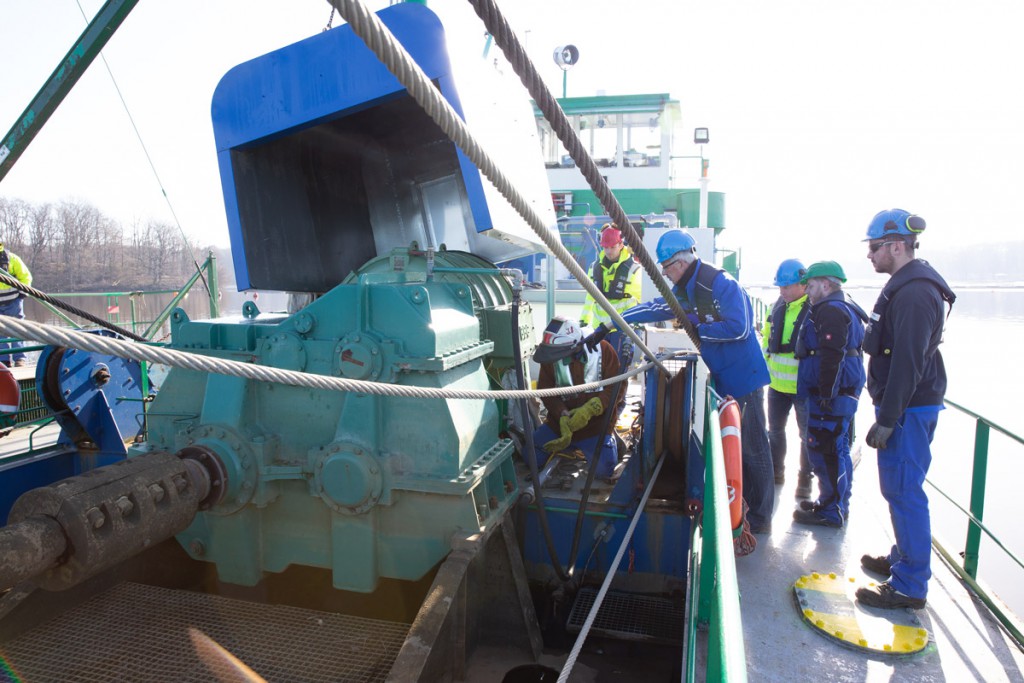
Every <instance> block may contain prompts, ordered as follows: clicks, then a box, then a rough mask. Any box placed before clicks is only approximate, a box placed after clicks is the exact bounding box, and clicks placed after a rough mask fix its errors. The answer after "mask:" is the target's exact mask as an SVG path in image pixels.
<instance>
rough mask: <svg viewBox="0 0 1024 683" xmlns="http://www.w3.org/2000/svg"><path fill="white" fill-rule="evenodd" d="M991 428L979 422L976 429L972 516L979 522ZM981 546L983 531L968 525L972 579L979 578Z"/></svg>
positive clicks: (967, 565)
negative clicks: (979, 551)
mask: <svg viewBox="0 0 1024 683" xmlns="http://www.w3.org/2000/svg"><path fill="white" fill-rule="evenodd" d="M988 436H989V426H988V425H987V424H986V423H985V421H984V420H980V419H979V420H977V421H976V422H975V427H974V471H973V473H972V474H971V514H972V515H974V518H975V519H977V520H978V521H979V522H981V521H984V519H983V515H984V514H985V482H986V479H987V476H988ZM980 545H981V529H980V528H979V527H978V525H977V524H975V523H974V522H973V521H970V522H968V524H967V545H966V546H965V548H964V571H966V572H967V573H968V574H970V575H971V578H973V579H976V578H978V548H979V547H980Z"/></svg>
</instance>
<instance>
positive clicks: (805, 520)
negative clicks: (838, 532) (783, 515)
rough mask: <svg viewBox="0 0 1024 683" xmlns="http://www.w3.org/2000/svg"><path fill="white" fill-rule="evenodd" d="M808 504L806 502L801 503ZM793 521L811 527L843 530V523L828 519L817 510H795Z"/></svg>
mask: <svg viewBox="0 0 1024 683" xmlns="http://www.w3.org/2000/svg"><path fill="white" fill-rule="evenodd" d="M801 502H806V501H801ZM793 521H794V522H796V523H797V524H809V525H811V526H828V527H833V528H836V529H839V528H842V526H843V523H842V522H837V521H835V520H833V519H830V518H828V517H826V516H825V515H823V514H821V513H820V512H818V511H817V510H794V511H793Z"/></svg>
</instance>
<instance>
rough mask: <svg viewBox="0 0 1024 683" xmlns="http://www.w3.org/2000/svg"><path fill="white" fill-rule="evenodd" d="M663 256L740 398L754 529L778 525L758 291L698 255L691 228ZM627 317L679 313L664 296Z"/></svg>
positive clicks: (665, 240)
mask: <svg viewBox="0 0 1024 683" xmlns="http://www.w3.org/2000/svg"><path fill="white" fill-rule="evenodd" d="M657 256H658V261H660V262H661V272H662V273H664V274H665V277H667V278H668V279H669V280H670V281H671V282H672V283H673V284H674V287H673V289H672V292H673V294H675V296H676V299H678V300H679V304H680V305H681V306H682V307H683V310H685V311H687V318H688V319H689V322H690V324H691V325H693V327H694V329H695V330H696V331H697V334H698V335H699V337H700V341H701V349H700V353H701V356H702V357H703V358H704V362H705V363H706V364H707V366H708V369H709V370H710V371H711V377H712V378H713V379H714V382H715V389H716V391H718V393H719V394H721V395H722V396H725V395H730V396H732V397H733V398H735V399H736V401H737V403H739V406H740V411H741V414H742V431H741V435H740V440H741V442H742V444H743V498H744V500H746V502H747V505H748V506H749V508H750V509H749V511H748V513H747V519H748V521H749V522H750V530H751V531H752V532H753V533H755V534H762V533H770V532H771V520H772V509H773V507H774V505H775V473H774V470H773V466H772V456H771V448H770V447H769V445H768V432H767V429H766V426H765V422H766V421H765V414H764V387H765V385H767V384H768V382H769V380H770V377H769V375H768V366H767V364H766V363H765V360H764V355H763V354H762V353H761V345H760V342H759V341H758V339H757V334H756V332H755V329H754V313H753V307H752V306H751V303H750V297H749V296H747V293H746V292H745V291H743V288H742V287H740V285H739V283H738V282H736V280H734V279H733V278H732V276H730V275H729V274H728V273H726V272H724V271H722V270H719V269H718V268H715V267H714V266H711V265H708V264H707V263H704V262H703V261H701V260H700V259H699V258H698V257H697V246H696V242H694V239H693V237H692V236H691V235H690V234H689V233H688V232H686V231H685V230H669V231H667V232H666V233H665V234H664V235H662V236H661V239H659V240H658V247H657ZM622 317H623V319H625V321H626V322H628V323H631V324H632V323H647V322H655V321H659V320H670V319H672V318H674V317H675V315H674V314H673V313H672V309H671V308H669V306H668V304H667V303H665V299H664V298H663V297H658V298H656V299H652V300H651V301H648V302H645V303H642V304H640V305H638V306H634V307H633V308H630V309H629V310H627V311H625V312H624V313H623V314H622ZM601 333H602V328H601V327H599V328H598V331H597V332H595V335H596V336H597V337H598V338H600V335H601Z"/></svg>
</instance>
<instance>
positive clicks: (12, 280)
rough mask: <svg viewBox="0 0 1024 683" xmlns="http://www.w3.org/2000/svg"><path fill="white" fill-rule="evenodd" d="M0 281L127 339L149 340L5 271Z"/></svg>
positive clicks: (0, 273) (0, 275)
mask: <svg viewBox="0 0 1024 683" xmlns="http://www.w3.org/2000/svg"><path fill="white" fill-rule="evenodd" d="M0 282H2V283H4V284H5V285H9V286H11V287H13V288H15V289H17V290H18V291H21V292H24V293H25V294H28V295H29V296H31V297H32V298H34V299H38V300H39V301H45V302H46V303H48V304H50V305H51V306H56V307H57V308H62V309H64V310H65V311H67V312H68V313H73V314H74V315H77V316H79V317H81V318H85V319H86V320H88V321H89V322H91V323H95V324H97V325H99V326H100V327H105V328H107V329H108V330H110V331H112V332H117V333H118V334H120V335H121V336H124V337H128V338H129V339H134V340H135V341H140V342H148V341H149V340H148V339H146V338H145V337H140V336H139V335H137V334H135V333H134V332H129V331H128V330H126V329H124V328H123V327H119V326H118V325H115V324H113V323H110V322H107V321H106V320H103V319H102V318H97V317H96V316H94V315H93V314H92V313H89V312H88V311H83V310H82V309H80V308H75V307H74V306H72V305H71V304H69V303H67V302H66V301H61V300H60V299H54V298H53V297H52V296H50V295H49V294H46V293H44V292H40V291H39V290H38V289H35V288H34V287H30V286H29V285H26V284H25V283H23V282H22V281H21V280H19V279H18V278H16V277H14V276H12V275H11V274H10V273H7V272H6V271H3V270H0Z"/></svg>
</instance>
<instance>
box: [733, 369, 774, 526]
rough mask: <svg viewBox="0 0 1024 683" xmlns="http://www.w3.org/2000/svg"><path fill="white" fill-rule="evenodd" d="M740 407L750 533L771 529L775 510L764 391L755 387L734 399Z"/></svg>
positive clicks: (744, 485)
mask: <svg viewBox="0 0 1024 683" xmlns="http://www.w3.org/2000/svg"><path fill="white" fill-rule="evenodd" d="M736 403H738V404H739V407H740V416H741V424H740V441H741V442H742V447H743V499H744V500H745V501H747V505H748V506H750V509H749V510H748V511H747V521H749V522H750V528H751V529H752V530H753V531H761V530H767V529H770V528H771V524H772V512H773V510H774V508H775V470H774V468H773V467H772V449H771V446H770V445H769V444H768V430H767V428H766V426H765V415H764V388H763V387H758V388H757V389H755V390H754V391H752V392H750V393H749V394H747V395H746V396H742V397H740V398H737V399H736Z"/></svg>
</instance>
